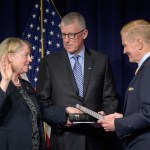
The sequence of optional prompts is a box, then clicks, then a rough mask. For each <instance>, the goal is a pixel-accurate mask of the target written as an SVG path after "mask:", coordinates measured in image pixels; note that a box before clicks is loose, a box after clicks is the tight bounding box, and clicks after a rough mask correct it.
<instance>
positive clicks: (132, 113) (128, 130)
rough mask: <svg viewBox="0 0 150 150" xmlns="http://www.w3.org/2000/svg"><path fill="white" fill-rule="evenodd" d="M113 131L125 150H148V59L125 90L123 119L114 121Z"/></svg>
mask: <svg viewBox="0 0 150 150" xmlns="http://www.w3.org/2000/svg"><path fill="white" fill-rule="evenodd" d="M115 129H116V133H117V135H118V136H119V137H120V138H121V139H123V141H124V147H125V149H126V150H150V57H149V58H148V59H147V60H146V61H145V62H144V63H143V64H142V66H141V67H140V68H139V70H138V72H137V73H136V75H135V76H134V78H133V80H132V81H131V83H130V85H129V87H128V89H127V92H126V97H125V104H124V118H120V119H116V120H115Z"/></svg>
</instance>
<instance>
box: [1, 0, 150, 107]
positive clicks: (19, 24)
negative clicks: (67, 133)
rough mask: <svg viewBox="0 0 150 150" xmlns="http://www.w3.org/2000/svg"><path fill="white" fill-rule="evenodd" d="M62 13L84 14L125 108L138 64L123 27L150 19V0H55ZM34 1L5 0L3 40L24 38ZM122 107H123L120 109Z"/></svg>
mask: <svg viewBox="0 0 150 150" xmlns="http://www.w3.org/2000/svg"><path fill="white" fill-rule="evenodd" d="M53 1H54V3H55V6H56V8H57V10H58V12H59V13H60V15H61V16H63V15H65V14H66V13H68V12H71V11H78V12H80V13H82V14H83V16H84V17H85V19H86V22H87V28H88V30H89V36H88V39H87V40H86V45H87V46H88V47H90V48H93V49H95V50H97V51H102V52H103V53H105V54H106V55H107V56H108V57H109V59H110V63H111V67H112V70H113V73H114V77H115V81H116V86H117V90H118V93H119V96H120V102H121V103H120V108H122V104H123V99H124V94H125V90H126V88H127V86H128V84H129V82H130V81H131V79H132V77H133V74H134V70H135V67H136V65H133V64H129V62H128V58H127V56H124V54H123V47H122V46H121V39H120V34H119V32H120V29H121V27H122V26H123V25H124V24H125V23H127V22H129V21H131V20H134V19H146V20H148V21H150V1H149V0H53ZM33 5H34V0H1V2H0V42H1V41H2V40H4V39H5V38H7V37H10V36H16V37H21V36H22V33H23V31H24V29H25V26H26V23H27V21H28V18H29V16H30V14H31V10H32V8H33ZM120 110H121V109H120Z"/></svg>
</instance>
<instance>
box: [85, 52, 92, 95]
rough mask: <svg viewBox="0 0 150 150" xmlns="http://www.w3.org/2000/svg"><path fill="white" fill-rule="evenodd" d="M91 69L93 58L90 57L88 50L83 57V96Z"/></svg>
mask: <svg viewBox="0 0 150 150" xmlns="http://www.w3.org/2000/svg"><path fill="white" fill-rule="evenodd" d="M92 69H93V57H91V55H90V52H89V50H88V49H86V50H85V56H84V86H83V94H84V96H85V94H86V91H87V87H88V83H89V79H90V76H91V72H92Z"/></svg>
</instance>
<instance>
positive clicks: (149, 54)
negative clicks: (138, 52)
mask: <svg viewBox="0 0 150 150" xmlns="http://www.w3.org/2000/svg"><path fill="white" fill-rule="evenodd" d="M149 56H150V52H148V53H146V54H145V55H144V57H143V58H142V59H141V60H140V62H139V63H138V68H140V67H141V66H142V64H143V62H144V61H145V60H146V59H147V58H148V57H149Z"/></svg>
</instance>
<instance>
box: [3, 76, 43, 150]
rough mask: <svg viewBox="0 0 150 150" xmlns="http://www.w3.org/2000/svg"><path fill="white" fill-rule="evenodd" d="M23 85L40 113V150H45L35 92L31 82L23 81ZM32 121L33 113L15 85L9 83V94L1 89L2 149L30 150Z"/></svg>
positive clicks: (40, 120)
mask: <svg viewBox="0 0 150 150" xmlns="http://www.w3.org/2000/svg"><path fill="white" fill-rule="evenodd" d="M21 84H22V86H23V87H24V88H26V90H27V92H28V94H29V96H30V97H31V99H32V100H33V103H34V104H35V106H36V108H37V111H38V113H39V116H38V127H39V132H40V150H45V142H44V133H43V122H42V116H41V113H40V109H39V105H38V102H37V99H36V97H35V92H34V90H33V88H32V87H31V85H30V84H29V82H27V81H25V80H22V79H21ZM31 120H32V115H31V111H30V109H29V107H28V105H27V104H26V102H25V100H24V99H22V96H21V94H20V93H19V90H17V88H16V87H15V86H14V84H13V83H12V82H10V83H9V87H8V90H7V93H4V92H3V91H2V89H1V88H0V149H1V150H30V145H31V139H32V121H31Z"/></svg>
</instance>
